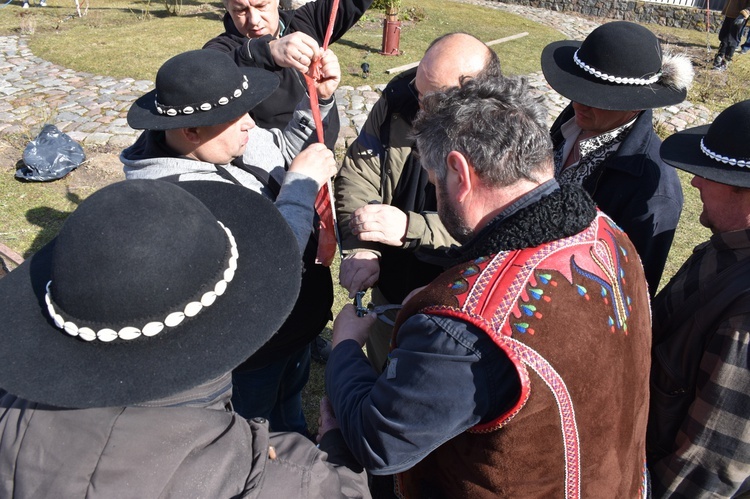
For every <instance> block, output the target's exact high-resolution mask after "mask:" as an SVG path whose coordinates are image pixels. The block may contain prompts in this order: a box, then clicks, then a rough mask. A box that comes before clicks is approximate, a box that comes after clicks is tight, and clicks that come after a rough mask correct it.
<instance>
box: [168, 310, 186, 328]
mask: <svg viewBox="0 0 750 499" xmlns="http://www.w3.org/2000/svg"><path fill="white" fill-rule="evenodd" d="M183 320H185V314H184V313H182V312H172V313H171V314H169V315H168V316H167V318H166V319H164V324H165V325H167V326H169V327H175V326H176V325H178V324H179V323H180V322H182V321H183Z"/></svg>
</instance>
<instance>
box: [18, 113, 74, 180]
mask: <svg viewBox="0 0 750 499" xmlns="http://www.w3.org/2000/svg"><path fill="white" fill-rule="evenodd" d="M85 159H86V155H85V154H84V153H83V148H82V147H81V146H80V144H78V143H77V142H76V141H75V140H73V139H71V138H70V137H69V136H68V135H66V134H64V133H62V132H61V131H60V130H58V128H57V127H56V126H55V125H44V128H42V131H41V132H39V135H37V137H36V138H35V139H34V140H32V141H31V142H29V144H28V145H27V146H26V149H24V151H23V163H24V165H25V166H23V167H21V168H19V169H18V170H16V177H18V178H20V179H23V180H34V181H37V182H46V181H49V180H57V179H59V178H63V177H64V176H65V175H67V174H68V173H70V172H71V170H73V169H75V168H77V167H78V165H80V164H81V163H83V161H84V160H85Z"/></svg>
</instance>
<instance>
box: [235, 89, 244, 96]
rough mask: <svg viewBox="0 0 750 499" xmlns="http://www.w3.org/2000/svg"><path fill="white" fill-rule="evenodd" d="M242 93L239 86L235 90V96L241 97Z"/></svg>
mask: <svg viewBox="0 0 750 499" xmlns="http://www.w3.org/2000/svg"><path fill="white" fill-rule="evenodd" d="M240 95H242V90H240V89H239V88H238V89H237V90H235V91H234V96H235V97H239V96H240Z"/></svg>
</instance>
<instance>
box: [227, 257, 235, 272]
mask: <svg viewBox="0 0 750 499" xmlns="http://www.w3.org/2000/svg"><path fill="white" fill-rule="evenodd" d="M229 268H230V270H231V271H232V272H234V271H235V270H237V257H235V256H233V257H231V258H230V259H229Z"/></svg>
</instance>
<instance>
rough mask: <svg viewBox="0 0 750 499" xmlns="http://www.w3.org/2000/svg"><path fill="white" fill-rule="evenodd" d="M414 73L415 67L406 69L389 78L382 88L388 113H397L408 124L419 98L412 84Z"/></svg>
mask: <svg viewBox="0 0 750 499" xmlns="http://www.w3.org/2000/svg"><path fill="white" fill-rule="evenodd" d="M416 74H417V68H412V69H409V70H406V71H404V72H403V73H401V74H399V75H397V76H395V77H394V78H393V79H391V81H390V82H388V85H387V86H386V87H385V90H383V99H385V101H386V103H387V105H388V109H389V111H390V112H389V114H390V113H399V114H400V115H401V116H402V117H403V118H404V120H406V121H407V122H408V123H409V124H411V121H412V120H413V119H414V116H415V115H416V114H417V111H418V110H419V100H418V99H417V96H416V95H415V90H414V88H413V85H412V80H414V77H415V75H416Z"/></svg>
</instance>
